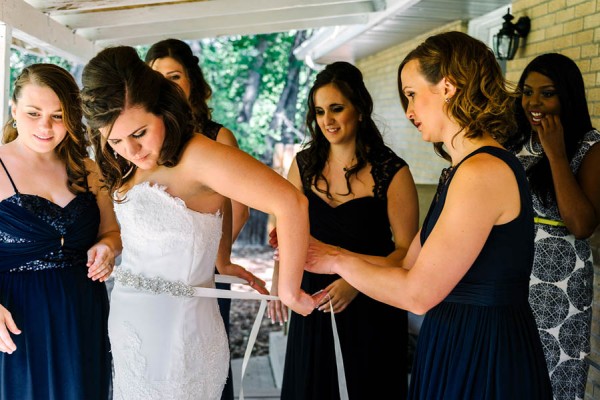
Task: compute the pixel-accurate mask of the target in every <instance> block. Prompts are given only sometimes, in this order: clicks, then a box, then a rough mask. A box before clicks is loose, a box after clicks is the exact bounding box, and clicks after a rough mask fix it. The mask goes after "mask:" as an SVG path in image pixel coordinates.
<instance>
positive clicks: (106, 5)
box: [26, 0, 206, 14]
mask: <svg viewBox="0 0 600 400" xmlns="http://www.w3.org/2000/svg"><path fill="white" fill-rule="evenodd" d="M26 1H27V2H28V3H29V4H31V5H32V6H33V7H35V8H37V9H38V10H40V11H42V12H43V13H55V12H57V13H61V14H69V13H79V12H83V11H89V10H98V9H114V8H118V7H131V6H144V5H148V4H165V3H177V2H181V0H125V1H124V0H76V1H74V2H73V4H72V5H71V7H69V8H65V2H64V1H63V0H26ZM198 1H206V0H198Z"/></svg>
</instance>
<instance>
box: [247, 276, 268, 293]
mask: <svg viewBox="0 0 600 400" xmlns="http://www.w3.org/2000/svg"><path fill="white" fill-rule="evenodd" d="M266 285H267V284H266V283H265V281H263V280H262V279H260V278H257V277H254V279H252V280H250V281H249V282H248V286H250V287H251V288H252V289H254V290H256V291H257V292H258V293H260V294H269V291H268V290H267V288H266Z"/></svg>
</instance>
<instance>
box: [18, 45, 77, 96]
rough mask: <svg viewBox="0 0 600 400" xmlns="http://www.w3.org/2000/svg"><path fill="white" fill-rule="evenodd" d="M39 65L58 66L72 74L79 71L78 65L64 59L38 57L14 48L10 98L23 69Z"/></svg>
mask: <svg viewBox="0 0 600 400" xmlns="http://www.w3.org/2000/svg"><path fill="white" fill-rule="evenodd" d="M37 63H48V64H56V65H58V66H61V67H63V68H64V69H66V70H67V71H69V72H71V73H74V72H75V71H77V69H78V65H77V64H74V63H71V62H69V61H67V60H65V59H64V58H62V57H58V56H50V55H45V56H43V55H37V54H33V53H30V52H27V51H23V50H19V49H16V48H14V47H13V48H11V49H10V96H12V91H13V86H14V83H15V81H16V79H17V77H18V76H19V74H20V73H21V71H22V70H23V68H25V67H27V66H29V65H31V64H37ZM74 75H75V74H74Z"/></svg>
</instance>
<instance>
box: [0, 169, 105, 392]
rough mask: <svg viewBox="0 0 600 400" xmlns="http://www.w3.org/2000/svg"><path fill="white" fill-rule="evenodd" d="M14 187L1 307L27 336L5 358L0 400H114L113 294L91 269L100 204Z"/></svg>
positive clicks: (1, 234)
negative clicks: (61, 202)
mask: <svg viewBox="0 0 600 400" xmlns="http://www.w3.org/2000/svg"><path fill="white" fill-rule="evenodd" d="M9 176H10V175H9ZM11 181H12V179H11ZM13 187H14V189H15V194H14V195H13V196H11V197H9V198H7V199H4V200H3V201H1V202H0V304H2V305H3V306H4V307H5V308H6V309H8V311H10V312H11V314H12V316H13V319H14V321H15V323H16V324H17V326H18V327H19V329H21V334H20V335H11V336H12V339H13V341H14V342H15V344H16V345H17V350H16V351H15V352H13V354H6V353H0V399H19V400H45V399H53V400H82V399H86V400H90V399H108V398H109V396H110V385H111V358H110V345H109V341H108V330H107V320H108V294H107V291H106V286H105V284H104V283H101V282H98V281H95V282H94V281H92V280H91V279H89V278H88V277H87V272H88V269H87V267H86V261H87V250H88V249H89V248H90V247H91V246H92V245H93V244H94V243H95V242H96V237H97V234H98V226H99V222H100V213H99V210H98V206H97V203H96V199H95V197H94V195H93V194H92V193H90V192H86V193H80V194H78V195H77V196H76V197H75V198H74V199H73V200H72V201H71V202H70V203H69V204H68V205H66V206H65V207H64V208H63V207H60V206H58V205H56V204H54V203H52V202H50V201H48V200H46V199H44V198H42V197H38V196H35V195H27V194H21V193H19V192H18V190H17V188H16V186H15V185H14V183H13Z"/></svg>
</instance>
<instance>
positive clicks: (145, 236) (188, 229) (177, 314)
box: [109, 182, 229, 400]
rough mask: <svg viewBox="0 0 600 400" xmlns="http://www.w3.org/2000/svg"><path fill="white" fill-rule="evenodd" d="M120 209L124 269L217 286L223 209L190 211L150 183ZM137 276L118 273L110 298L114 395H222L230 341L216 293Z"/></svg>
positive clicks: (153, 399)
mask: <svg viewBox="0 0 600 400" xmlns="http://www.w3.org/2000/svg"><path fill="white" fill-rule="evenodd" d="M115 211H116V214H117V218H118V220H119V223H120V224H121V236H122V240H123V254H122V261H121V265H120V267H119V270H122V271H127V273H128V274H130V275H131V276H133V277H134V279H135V277H136V276H138V277H140V279H139V281H140V282H142V283H143V282H153V280H160V281H169V282H180V283H183V284H185V285H190V286H199V287H209V288H212V287H214V265H215V260H216V255H217V250H218V246H219V240H220V238H221V229H222V218H221V216H220V214H219V213H217V214H204V213H199V212H196V211H193V210H190V209H189V208H187V207H186V205H185V203H184V202H183V201H182V200H181V199H179V198H176V197H173V196H171V195H170V194H169V193H167V191H166V188H165V187H162V186H158V185H153V184H150V183H147V182H146V183H142V184H138V185H136V186H134V187H133V188H132V189H130V190H129V192H128V193H127V197H126V199H125V200H124V201H123V202H121V203H117V204H116V205H115ZM130 283H131V282H129V281H123V280H120V279H116V282H115V287H114V289H113V292H112V298H111V312H110V316H109V335H110V339H111V343H112V352H113V358H114V365H115V385H114V386H115V389H114V396H115V399H116V400H119V399H126V400H136V399H140V400H141V399H144V400H159V399H160V400H164V399H173V400H184V399H190V400H192V399H207V400H213V399H214V400H217V399H219V398H220V395H221V391H222V390H223V385H224V383H225V379H226V378H227V370H228V367H229V348H228V342H227V336H226V334H225V329H224V326H223V320H222V319H221V316H220V314H219V311H218V306H217V302H216V299H214V298H206V297H186V296H179V295H174V294H173V293H170V292H161V293H157V292H156V291H154V292H153V291H151V290H150V291H149V290H144V287H143V286H144V285H143V284H141V285H136V284H135V283H134V284H130ZM138 283H139V282H138ZM146 289H147V288H146Z"/></svg>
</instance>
